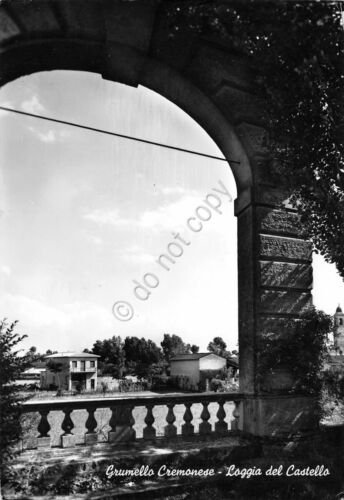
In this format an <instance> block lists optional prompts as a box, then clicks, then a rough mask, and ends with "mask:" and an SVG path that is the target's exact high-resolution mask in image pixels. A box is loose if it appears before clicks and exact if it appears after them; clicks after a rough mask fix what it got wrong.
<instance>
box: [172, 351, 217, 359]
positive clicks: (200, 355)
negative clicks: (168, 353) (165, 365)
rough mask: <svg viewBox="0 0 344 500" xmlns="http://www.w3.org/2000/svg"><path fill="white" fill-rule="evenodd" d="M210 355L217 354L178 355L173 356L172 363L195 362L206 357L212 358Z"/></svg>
mask: <svg viewBox="0 0 344 500" xmlns="http://www.w3.org/2000/svg"><path fill="white" fill-rule="evenodd" d="M210 354H215V353H214V352H197V353H196V354H176V355H175V356H173V358H171V359H170V361H193V360H197V359H200V358H204V356H210ZM215 356H218V357H219V358H222V357H223V356H219V355H218V354H215Z"/></svg>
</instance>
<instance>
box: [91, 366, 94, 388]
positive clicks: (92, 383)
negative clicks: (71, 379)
mask: <svg viewBox="0 0 344 500" xmlns="http://www.w3.org/2000/svg"><path fill="white" fill-rule="evenodd" d="M91 363H92V361H91ZM93 363H94V361H93ZM91 389H92V390H94V379H93V378H91Z"/></svg>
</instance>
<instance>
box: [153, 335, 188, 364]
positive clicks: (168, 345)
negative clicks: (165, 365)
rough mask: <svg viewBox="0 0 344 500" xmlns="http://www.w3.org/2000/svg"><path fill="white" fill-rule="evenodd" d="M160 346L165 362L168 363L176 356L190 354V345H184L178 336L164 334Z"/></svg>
mask: <svg viewBox="0 0 344 500" xmlns="http://www.w3.org/2000/svg"><path fill="white" fill-rule="evenodd" d="M160 345H161V347H162V350H163V353H164V357H165V359H166V361H169V360H170V359H171V358H173V356H175V355H176V354H188V353H190V352H191V346H190V344H185V342H184V341H183V339H182V338H181V337H179V335H174V334H173V335H170V334H169V333H165V334H164V338H163V340H162V342H161V343H160Z"/></svg>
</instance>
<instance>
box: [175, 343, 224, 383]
mask: <svg viewBox="0 0 344 500" xmlns="http://www.w3.org/2000/svg"><path fill="white" fill-rule="evenodd" d="M226 366H227V362H226V359H225V358H223V357H222V356H218V355H217V354H214V353H212V352H203V353H201V352H199V353H197V354H178V355H176V356H174V357H173V358H171V359H170V369H171V371H170V375H171V377H186V378H187V379H188V381H189V384H190V386H191V387H194V388H196V387H197V384H198V383H199V382H200V380H201V377H202V372H203V373H204V374H207V373H208V374H209V378H211V377H214V376H215V375H216V373H218V372H220V371H221V370H223V369H224V368H226Z"/></svg>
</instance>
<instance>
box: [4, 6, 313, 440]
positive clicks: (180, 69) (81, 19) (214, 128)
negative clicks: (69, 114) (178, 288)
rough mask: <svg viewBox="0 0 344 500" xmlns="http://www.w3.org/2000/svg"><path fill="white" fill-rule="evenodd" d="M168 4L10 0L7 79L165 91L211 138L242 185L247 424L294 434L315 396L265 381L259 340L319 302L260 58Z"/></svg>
mask: <svg viewBox="0 0 344 500" xmlns="http://www.w3.org/2000/svg"><path fill="white" fill-rule="evenodd" d="M168 4H169V3H168V2H167V3H163V2H158V1H157V0H132V1H128V0H123V1H119V0H118V1H116V0H114V1H108V0H99V1H94V0H56V1H54V2H48V1H46V0H31V1H28V0H17V1H16V2H12V1H10V0H7V1H6V0H5V1H4V2H2V4H1V6H0V68H1V72H0V83H1V84H2V85H3V84H5V83H7V82H9V81H11V80H13V79H15V78H18V77H20V76H23V75H27V74H30V73H33V72H37V71H44V70H45V71H47V70H53V69H67V70H81V71H92V72H96V73H99V74H101V75H102V76H103V78H105V79H108V80H113V81H117V82H120V83H124V84H127V85H131V86H137V85H139V84H142V85H145V86H147V87H148V88H150V89H152V90H155V91H156V92H158V93H160V94H161V95H163V96H164V97H166V98H168V99H169V100H171V101H172V102H174V103H175V104H176V105H178V106H179V107H181V108H182V109H184V110H185V111H186V112H187V113H188V114H189V115H190V116H192V117H193V118H194V119H195V120H196V121H197V122H198V123H199V124H200V125H201V126H202V127H203V128H204V129H205V130H206V131H207V132H208V133H209V135H210V136H211V137H212V138H213V140H214V141H215V142H216V143H217V145H218V146H219V147H220V149H221V150H222V152H223V154H224V155H225V157H226V158H227V160H228V161H229V163H230V165H231V168H232V171H233V174H234V177H235V180H236V183H237V189H238V199H237V200H236V215H237V217H238V272H239V280H238V283H239V349H240V385H241V391H242V392H243V393H244V395H245V400H244V404H243V413H242V426H243V428H244V430H246V431H248V432H251V433H253V434H259V435H264V434H268V435H271V434H278V433H282V434H283V433H290V432H291V430H299V429H300V428H302V426H303V427H305V426H306V427H307V425H308V423H306V424H305V422H309V415H310V413H311V412H312V411H313V406H312V404H313V403H312V401H311V400H307V398H290V397H289V398H286V397H285V396H282V395H281V391H283V390H284V391H285V390H286V389H287V388H288V387H289V386H290V384H291V381H290V378H289V377H288V376H286V377H284V378H283V377H282V378H280V379H278V380H275V381H273V383H271V381H265V383H263V384H262V382H261V381H260V379H259V377H258V376H257V375H258V371H259V356H258V354H259V352H258V351H259V350H258V345H259V341H260V340H261V339H262V338H263V337H264V334H265V333H266V332H269V331H276V330H278V331H279V332H280V331H283V321H284V320H285V318H290V317H291V318H297V317H298V315H299V314H300V313H301V312H302V311H303V309H304V308H305V307H306V306H307V305H308V304H309V303H310V302H311V286H312V274H311V273H312V269H311V260H312V259H311V246H310V244H309V243H308V242H306V241H304V239H303V237H302V235H301V233H300V225H299V220H298V215H297V213H296V212H295V211H294V210H293V209H292V207H290V206H288V204H287V203H286V202H285V194H284V193H283V190H282V189H281V186H280V185H279V182H278V179H277V180H276V178H275V177H274V171H273V163H272V161H271V156H270V152H269V142H268V132H267V130H266V124H265V118H264V106H265V104H264V101H263V100H262V98H261V96H260V95H259V93H258V92H257V90H256V88H257V86H256V84H255V72H254V70H253V69H252V67H251V63H250V62H249V61H247V60H246V59H245V57H243V56H242V55H240V54H238V53H237V51H236V50H234V48H233V47H231V46H230V44H228V43H227V42H226V43H223V42H222V41H221V40H220V39H217V38H216V37H208V38H207V39H205V38H203V37H201V36H199V35H197V34H195V33H193V32H192V31H190V30H188V29H184V30H180V31H179V32H178V33H175V32H173V33H172V31H171V26H170V25H169V22H168V12H167V9H168V6H166V5H168ZM230 160H234V161H237V162H239V163H234V162H231V161H230ZM286 334H287V332H286ZM286 368H287V369H288V367H286ZM287 371H288V370H287ZM266 382H268V383H266ZM264 384H265V385H264ZM271 412H273V418H271V415H270V414H271ZM296 415H298V418H297V419H295V416H296ZM300 415H302V418H301V417H300ZM281 419H282V421H281Z"/></svg>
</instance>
